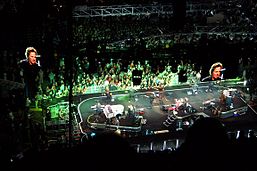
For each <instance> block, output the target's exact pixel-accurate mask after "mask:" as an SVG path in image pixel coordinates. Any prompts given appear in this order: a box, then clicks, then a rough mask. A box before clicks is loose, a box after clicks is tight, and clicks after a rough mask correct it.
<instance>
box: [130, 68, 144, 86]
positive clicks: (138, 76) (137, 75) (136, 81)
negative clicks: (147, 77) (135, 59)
mask: <svg viewBox="0 0 257 171" xmlns="http://www.w3.org/2000/svg"><path fill="white" fill-rule="evenodd" d="M142 74H143V71H142V70H134V71H133V72H132V81H133V85H140V84H141V81H142Z"/></svg>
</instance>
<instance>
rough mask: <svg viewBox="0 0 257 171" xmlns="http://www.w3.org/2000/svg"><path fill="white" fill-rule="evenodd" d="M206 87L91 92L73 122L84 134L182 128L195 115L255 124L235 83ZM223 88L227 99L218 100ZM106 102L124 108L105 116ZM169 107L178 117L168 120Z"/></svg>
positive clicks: (228, 122)
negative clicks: (227, 92)
mask: <svg viewBox="0 0 257 171" xmlns="http://www.w3.org/2000/svg"><path fill="white" fill-rule="evenodd" d="M209 88H210V87H209V86H208V85H199V86H197V87H194V86H177V87H176V88H174V87H173V88H168V87H167V88H166V89H165V91H164V96H163V98H160V97H159V92H158V91H157V90H154V89H152V90H143V91H136V90H131V91H124V92H120V93H117V94H115V93H113V95H112V98H111V99H108V97H107V96H105V95H91V96H90V97H88V98H85V99H84V100H82V101H81V102H80V103H79V104H78V117H77V121H78V124H79V126H80V129H81V132H82V133H85V134H86V133H88V132H90V131H105V130H121V131H124V132H129V133H133V132H134V133H135V132H136V133H137V134H143V135H144V134H147V133H149V132H151V133H154V132H162V131H166V130H167V131H176V130H177V129H186V128H188V127H189V126H190V125H191V124H193V121H194V120H195V119H197V118H198V117H216V118H219V119H220V120H221V121H222V122H223V123H224V124H225V125H226V126H227V127H228V128H230V127H235V126H237V125H249V126H250V125H251V123H254V124H256V121H257V115H256V112H255V110H254V109H253V108H251V106H249V105H248V104H247V102H246V99H245V98H246V97H245V96H244V93H243V91H242V90H241V88H240V87H239V86H233V87H230V86H229V87H228V86H227V85H213V86H212V91H209ZM224 90H225V91H226V90H228V91H230V95H231V96H229V97H231V98H230V100H231V101H228V98H226V100H224V99H223V100H222V97H221V95H222V94H224ZM228 104H229V105H228ZM97 105H99V108H97ZM106 105H111V106H113V105H120V106H123V107H124V109H123V110H122V112H119V113H118V114H115V115H114V116H113V117H108V115H107V113H106V112H104V111H103V109H104V107H105V106H106ZM173 110H175V111H176V112H175V114H176V116H177V118H178V119H175V122H173V123H170V122H169V116H170V115H172V114H174V112H173ZM167 123H168V124H167Z"/></svg>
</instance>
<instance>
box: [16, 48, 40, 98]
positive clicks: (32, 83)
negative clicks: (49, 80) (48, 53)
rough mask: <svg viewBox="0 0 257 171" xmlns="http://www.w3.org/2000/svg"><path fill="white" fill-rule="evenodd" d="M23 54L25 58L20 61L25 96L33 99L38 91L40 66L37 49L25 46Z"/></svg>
mask: <svg viewBox="0 0 257 171" xmlns="http://www.w3.org/2000/svg"><path fill="white" fill-rule="evenodd" d="M25 56H26V59H23V60H21V61H20V66H21V70H22V74H21V76H22V77H23V79H24V83H25V98H26V99H28V100H30V101H34V100H35V97H36V94H37V91H38V86H39V71H40V68H41V67H40V65H39V64H38V62H37V58H36V57H37V50H36V49H35V48H34V47H28V48H26V51H25Z"/></svg>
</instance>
